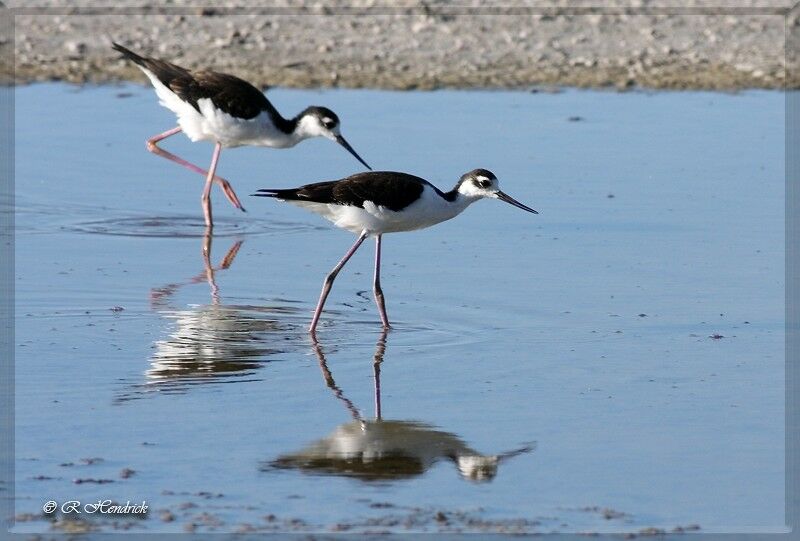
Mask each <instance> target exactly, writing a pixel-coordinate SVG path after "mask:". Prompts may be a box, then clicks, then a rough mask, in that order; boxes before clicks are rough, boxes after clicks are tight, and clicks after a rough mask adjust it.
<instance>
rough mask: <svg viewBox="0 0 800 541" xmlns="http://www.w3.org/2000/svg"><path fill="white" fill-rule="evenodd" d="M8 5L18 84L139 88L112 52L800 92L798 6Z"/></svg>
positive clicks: (544, 81)
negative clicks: (116, 47)
mask: <svg viewBox="0 0 800 541" xmlns="http://www.w3.org/2000/svg"><path fill="white" fill-rule="evenodd" d="M9 4H10V5H11V7H12V8H14V11H13V13H14V17H13V21H14V25H13V35H12V33H11V32H10V31H9V30H8V29H6V30H5V32H4V33H3V35H2V36H0V48H5V50H6V53H7V54H6V55H3V56H5V57H6V59H8V58H10V56H11V55H10V54H8V53H9V52H10V51H9V49H10V48H11V47H12V46H13V53H14V54H13V59H14V69H15V73H14V75H15V81H16V82H17V83H26V82H31V81H42V80H52V79H58V80H66V81H73V82H85V81H91V82H106V81H114V80H126V79H132V80H137V81H143V80H144V77H143V76H142V75H141V73H140V72H139V71H138V70H136V69H135V68H133V67H132V66H131V65H130V64H129V63H127V62H125V61H122V60H120V59H119V58H118V55H117V54H116V53H114V52H113V51H112V50H111V49H110V44H111V41H112V40H115V41H119V42H121V43H123V44H125V45H127V46H128V47H131V48H133V49H134V50H137V51H139V52H142V53H144V54H148V55H155V56H160V57H163V58H165V59H169V60H171V61H174V62H176V63H178V64H181V65H184V66H187V67H190V68H203V67H212V68H214V69H216V70H219V71H226V72H230V73H234V74H237V75H239V76H241V77H244V78H246V79H248V80H251V81H253V82H254V83H256V84H259V85H262V86H266V85H270V86H292V87H309V86H323V87H325V86H342V87H373V88H392V89H412V88H424V89H429V88H439V87H491V88H531V87H536V86H551V85H559V86H560V85H569V86H578V87H617V88H629V87H644V88H706V89H739V88H782V87H784V86H785V85H787V86H791V87H800V81H798V78H797V76H796V75H797V73H796V70H792V71H791V72H790V73H792V75H791V76H789V77H787V75H786V74H787V70H786V63H787V59H786V55H785V44H786V43H785V41H786V37H785V36H786V35H787V33H788V34H789V35H792V33H794V35H796V34H797V33H798V24H800V23H798V17H799V16H798V13H797V10H795V12H789V11H788V7H789V5H790V4H791V2H790V1H789V0H740V1H738V2H736V3H735V7H732V8H719V7H714V4H712V3H711V2H707V1H694V2H690V1H684V2H667V1H660V2H659V1H639V2H636V1H634V0H631V1H627V2H622V1H618V2H605V3H604V7H603V8H599V9H598V8H596V7H595V8H593V7H591V4H590V3H588V2H580V1H578V2H575V1H573V2H567V1H549V2H545V1H533V0H528V1H517V2H507V3H505V5H506V6H508V5H509V4H510V5H511V6H512V7H498V6H499V5H500V3H498V2H494V3H492V2H488V3H487V2H482V3H481V4H480V5H481V6H482V7H480V8H476V7H472V8H470V7H464V5H463V4H462V5H456V4H454V3H453V2H450V1H435V0H431V1H428V2H423V1H419V0H415V1H405V2H378V1H369V0H362V1H357V2H339V1H335V2H312V1H308V0H303V1H294V2H269V3H267V2H256V3H253V2H250V3H248V7H242V5H241V3H236V2H217V3H216V4H217V7H214V8H207V7H198V6H199V4H200V3H199V2H194V1H185V0H176V1H173V2H170V3H169V4H166V3H162V4H163V6H162V7H158V8H153V7H150V8H146V7H142V6H144V5H146V3H145V2H141V1H133V0H127V1H123V2H116V3H115V5H116V6H117V7H115V8H113V9H108V8H101V7H93V6H98V5H99V4H98V3H97V2H90V1H83V2H66V1H63V0H48V1H38V2H30V1H29V2H24V3H23V2H9ZM254 4H255V5H261V6H268V7H253V5H254ZM595 5H596V3H595ZM23 6H24V7H23ZM676 6H677V7H676ZM790 61H791V60H790ZM0 67H3V68H4V69H5V72H6V76H7V75H8V73H9V67H8V66H7V65H6V66H0Z"/></svg>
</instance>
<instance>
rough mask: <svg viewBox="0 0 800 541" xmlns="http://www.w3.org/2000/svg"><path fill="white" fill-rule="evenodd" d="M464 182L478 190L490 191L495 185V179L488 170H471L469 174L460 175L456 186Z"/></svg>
mask: <svg viewBox="0 0 800 541" xmlns="http://www.w3.org/2000/svg"><path fill="white" fill-rule="evenodd" d="M465 182H468V183H470V184H472V185H473V186H474V187H475V188H478V189H479V190H490V189H491V188H492V187H493V186H496V185H497V177H496V176H495V174H494V173H492V172H491V171H489V170H488V169H473V170H472V171H470V172H469V173H464V174H463V175H461V179H460V180H459V181H458V185H459V186H461V185H462V184H464V183H465Z"/></svg>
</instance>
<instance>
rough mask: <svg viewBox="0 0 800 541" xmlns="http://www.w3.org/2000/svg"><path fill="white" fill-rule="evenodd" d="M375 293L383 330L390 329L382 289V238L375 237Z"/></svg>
mask: <svg viewBox="0 0 800 541" xmlns="http://www.w3.org/2000/svg"><path fill="white" fill-rule="evenodd" d="M373 286H374V287H373V291H374V292H375V304H377V305H378V311H379V312H380V314H381V323H383V328H384V329H388V328H389V327H391V325H389V316H387V315H386V305H385V304H384V301H383V290H382V289H381V236H380V235H377V236H376V237H375V282H374V284H373Z"/></svg>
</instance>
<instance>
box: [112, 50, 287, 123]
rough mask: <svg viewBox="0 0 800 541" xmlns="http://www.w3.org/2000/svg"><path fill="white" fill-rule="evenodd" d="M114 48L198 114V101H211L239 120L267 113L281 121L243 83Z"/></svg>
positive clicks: (256, 91) (264, 99)
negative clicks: (191, 70) (205, 99)
mask: <svg viewBox="0 0 800 541" xmlns="http://www.w3.org/2000/svg"><path fill="white" fill-rule="evenodd" d="M113 48H114V50H116V51H119V52H120V53H122V54H123V55H124V56H125V57H126V58H128V59H129V60H131V61H132V62H134V63H136V64H137V65H139V66H141V67H142V68H144V69H146V70H148V71H150V72H151V73H153V75H155V76H156V77H157V78H158V80H159V81H161V82H162V83H163V84H164V86H166V87H167V88H169V89H170V90H172V91H173V92H175V94H176V95H177V96H178V97H179V98H180V99H182V100H183V101H185V102H187V103H190V104H191V105H192V107H194V108H195V109H197V110H198V112H199V111H200V107H199V106H198V105H197V102H198V100H201V99H204V98H209V99H210V100H211V102H212V103H213V104H214V107H216V108H218V109H220V110H222V111H224V112H226V113H228V114H229V115H231V116H234V117H236V118H244V119H250V118H254V117H256V116H258V115H259V114H260V113H261V112H262V111H268V112H269V114H270V116H272V117H273V120H275V118H276V117H277V118H280V115H278V114H277V111H276V110H275V108H274V107H273V106H272V104H271V103H270V102H269V100H268V99H267V97H266V96H265V95H264V93H263V92H261V91H260V90H259V89H257V88H256V87H254V86H253V85H251V84H250V83H248V82H247V81H245V80H244V79H240V78H238V77H236V76H234V75H228V74H227V73H217V72H214V71H198V72H195V73H192V72H190V71H189V70H187V69H186V68H182V67H180V66H178V65H176V64H172V63H170V62H167V61H165V60H159V59H157V58H148V57H144V56H140V55H138V54H136V53H134V52H133V51H131V50H130V49H126V48H125V47H123V46H122V45H120V44H118V43H114V44H113Z"/></svg>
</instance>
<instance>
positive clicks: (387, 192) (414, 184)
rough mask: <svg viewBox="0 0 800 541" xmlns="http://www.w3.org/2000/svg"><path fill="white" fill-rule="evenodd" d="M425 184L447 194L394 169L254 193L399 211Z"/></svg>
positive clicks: (410, 201) (417, 178)
mask: <svg viewBox="0 0 800 541" xmlns="http://www.w3.org/2000/svg"><path fill="white" fill-rule="evenodd" d="M426 185H427V186H430V187H431V188H433V189H434V190H436V192H437V193H438V194H439V195H440V196H442V197H443V198H446V196H445V194H443V193H442V192H441V191H440V190H439V189H438V188H436V187H435V186H433V185H432V184H431V183H430V182H428V181H427V180H425V179H423V178H420V177H416V176H414V175H409V174H407V173H398V172H394V171H367V172H364V173H356V174H355V175H351V176H349V177H347V178H343V179H341V180H332V181H326V182H315V183H314V184H306V185H305V186H301V187H299V188H291V189H284V190H271V189H266V190H259V193H257V194H255V195H260V196H262V197H275V198H277V199H284V200H286V201H309V202H313V203H333V204H337V205H349V206H355V207H361V208H364V202H365V201H370V202H372V203H373V204H375V205H379V206H382V207H386V208H388V209H390V210H394V211H399V210H403V209H404V208H406V207H407V206H409V205H410V204H411V203H413V202H414V201H416V200H417V199H419V197H420V195H421V194H422V191H423V190H424V189H425V186H426Z"/></svg>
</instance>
